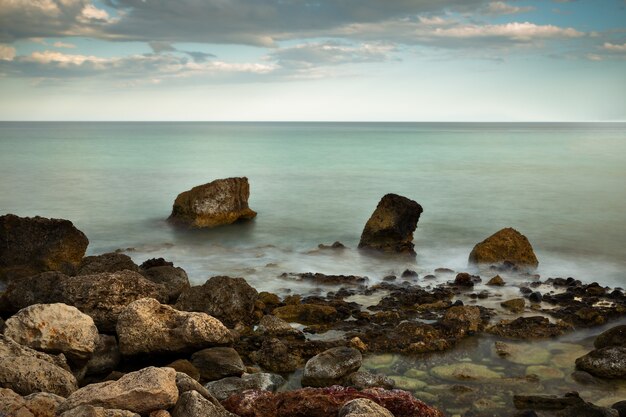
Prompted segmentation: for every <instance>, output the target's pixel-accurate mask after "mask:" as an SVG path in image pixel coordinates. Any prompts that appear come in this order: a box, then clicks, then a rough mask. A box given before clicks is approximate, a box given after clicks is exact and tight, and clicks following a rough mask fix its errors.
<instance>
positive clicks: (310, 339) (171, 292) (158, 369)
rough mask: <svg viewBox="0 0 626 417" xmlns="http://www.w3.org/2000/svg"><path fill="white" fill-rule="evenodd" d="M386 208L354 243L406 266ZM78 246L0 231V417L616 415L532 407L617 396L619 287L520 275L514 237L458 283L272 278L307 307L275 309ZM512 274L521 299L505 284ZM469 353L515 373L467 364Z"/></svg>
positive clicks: (232, 290) (484, 252)
mask: <svg viewBox="0 0 626 417" xmlns="http://www.w3.org/2000/svg"><path fill="white" fill-rule="evenodd" d="M396 197H399V196H395V197H394V196H393V195H391V197H388V196H385V198H384V201H381V204H379V207H378V208H377V211H376V212H375V215H373V217H376V219H375V220H371V219H370V222H368V225H367V226H366V229H365V230H364V234H363V237H362V239H361V246H363V247H367V248H368V249H377V250H381V251H383V252H388V251H389V250H392V249H393V248H396V249H397V251H398V252H402V253H407V252H408V253H409V254H411V253H414V252H413V245H412V243H411V240H412V233H413V232H414V230H415V226H416V224H417V220H418V219H419V213H421V210H422V208H421V206H419V205H417V206H415V205H413V204H412V203H414V202H411V201H410V200H409V201H406V199H404V200H403V198H396ZM246 198H247V195H246ZM390 201H391V203H389V202H390ZM394 201H396V202H399V204H401V206H402V210H404V211H408V212H409V220H408V226H407V225H406V224H407V216H406V215H400V216H399V217H398V220H397V222H394V224H400V225H401V226H402V227H399V228H394V227H393V226H392V227H389V223H387V222H385V220H384V217H385V216H388V214H385V213H384V212H385V211H387V213H389V212H390V211H391V212H394V210H393V207H392V208H391V209H390V208H389V206H388V205H389V204H391V205H392V206H393V202H394ZM415 204H416V203H415ZM381 211H382V212H383V214H381ZM401 214H402V213H401ZM396 215H397V213H395V212H394V213H392V217H393V216H396ZM381 216H382V217H381ZM377 228H379V229H381V228H383V229H385V230H384V231H382V232H380V231H379V232H377V231H376V229H377ZM376 236H378V237H380V239H379V240H378V241H377V240H376ZM390 236H392V237H391V238H390ZM364 242H365V243H364ZM376 242H378V243H376ZM394 242H395V243H394ZM87 243H88V241H87V238H86V237H85V236H84V234H83V233H82V232H80V231H79V230H78V229H76V228H75V227H74V226H73V225H72V224H71V222H69V221H67V220H54V219H44V218H39V217H38V218H21V217H17V216H12V215H6V216H1V217H0V279H1V280H2V282H4V283H5V285H6V288H5V290H4V291H3V292H2V293H1V294H0V316H1V317H2V319H0V331H1V332H2V335H0V387H1V388H0V416H42V417H43V416H64V417H73V416H106V417H117V416H120V417H121V416H136V415H142V416H152V417H157V416H158V417H167V416H170V415H171V416H173V417H182V416H191V417H196V416H197V417H201V416H203V417H205V416H220V417H221V416H231V417H232V416H241V417H248V416H249V417H278V416H280V417H283V416H285V417H287V416H302V417H305V416H309V417H330V416H341V417H366V416H371V417H378V416H380V417H385V416H387V417H388V416H395V417H420V416H423V417H430V416H444V415H451V416H452V415H454V416H456V415H458V416H468V417H470V416H473V417H480V416H485V417H486V416H536V415H538V416H624V415H626V414H625V413H626V411H625V410H626V407H625V405H624V402H620V401H618V400H619V399H620V398H619V397H618V398H616V401H615V404H613V403H612V404H603V405H602V406H600V405H594V404H591V402H589V401H587V400H586V399H585V398H584V396H583V395H582V394H581V395H580V396H579V395H578V394H576V393H568V392H567V391H564V392H562V393H560V394H559V395H551V396H550V395H546V394H545V390H546V387H548V386H551V385H550V384H551V383H552V382H553V381H554V380H559V378H561V379H563V378H573V379H575V380H576V381H582V382H579V384H580V386H581V387H583V388H584V387H585V385H589V384H591V385H598V386H602V384H605V385H604V386H606V387H611V388H610V390H613V391H614V392H616V393H617V394H616V395H617V396H619V395H622V393H625V392H626V389H622V387H623V386H624V385H626V384H624V382H626V381H625V380H626V336H625V335H626V326H625V325H612V323H617V322H616V320H622V318H623V317H624V316H626V295H625V294H624V292H623V290H621V289H611V288H606V287H602V286H600V285H598V284H597V283H590V284H585V283H582V282H580V281H578V280H576V279H574V278H548V279H544V278H542V277H540V276H538V275H536V274H534V272H533V269H534V268H535V267H536V266H537V262H538V261H537V258H536V257H535V255H534V252H532V246H530V243H529V242H528V240H527V239H526V238H525V237H524V236H523V235H521V234H520V233H519V232H517V231H515V230H514V229H503V230H502V231H500V232H497V233H496V234H494V235H493V236H491V237H489V238H487V239H486V240H485V241H483V242H481V243H479V244H477V245H476V247H475V248H474V250H473V251H472V254H471V255H470V257H469V258H470V264H469V265H468V270H467V271H452V270H449V269H446V268H440V269H437V270H435V271H432V274H429V275H425V276H418V274H417V273H415V272H414V271H412V270H405V271H403V272H401V273H398V274H397V275H389V276H386V277H380V278H381V279H380V280H376V282H377V283H371V284H370V281H369V279H368V278H367V277H360V276H349V275H325V274H321V273H318V272H316V271H311V272H310V273H304V274H292V273H290V272H289V271H285V273H284V274H281V275H279V276H277V279H284V280H287V281H288V280H307V281H310V282H311V283H313V284H314V285H316V286H318V287H319V288H320V291H319V293H320V294H323V295H315V296H312V295H298V294H291V295H289V296H286V297H279V296H278V295H277V294H273V293H269V292H264V291H259V290H257V289H255V288H253V287H251V286H250V285H249V284H248V282H247V281H246V280H245V278H243V277H228V276H216V277H211V278H209V279H208V280H207V281H206V282H205V283H204V284H202V285H198V286H191V285H190V282H189V280H188V278H187V274H186V273H185V271H184V270H183V269H182V268H180V267H177V266H175V265H173V263H171V262H168V261H166V260H164V259H162V258H155V259H148V260H146V261H145V262H143V263H142V264H141V265H137V264H136V263H134V262H133V260H132V259H131V258H130V257H128V256H127V255H125V254H123V253H107V254H103V255H98V256H87V257H85V256H84V254H85V250H86V248H87ZM390 248H391V249H390ZM320 249H321V250H345V249H346V248H345V246H344V245H341V244H339V243H335V244H333V245H331V246H326V245H320ZM513 275H515V276H516V277H518V278H521V279H522V281H523V282H524V284H522V285H516V286H512V285H509V284H507V277H510V276H513ZM435 278H438V279H435ZM440 282H444V283H440ZM512 293H515V296H514V297H510V298H509V297H508V294H512ZM504 294H507V297H506V299H503V298H505V297H504ZM622 321H623V320H622ZM620 323H621V322H620ZM598 326H604V327H602V329H603V330H605V331H603V332H602V333H601V334H600V335H599V336H598V337H596V338H595V346H593V349H592V350H591V349H589V350H585V349H584V348H582V347H581V346H576V345H575V344H571V343H570V346H569V347H566V346H564V345H566V344H567V343H561V342H560V343H561V345H563V346H561V348H562V349H563V350H562V355H561V356H560V357H559V358H558V360H557V359H556V357H557V356H558V352H559V351H558V349H556V352H557V354H555V353H554V352H555V348H554V347H553V348H552V350H549V349H543V348H542V347H541V346H543V345H541V343H544V342H546V341H550V340H554V338H556V337H559V336H561V337H566V336H567V335H572V334H576V332H581V331H586V330H585V329H591V328H597V327H598ZM527 341H532V343H527V344H525V345H521V344H522V343H526V342H527ZM472 343H474V344H479V345H481V346H486V349H489V350H490V351H492V352H493V355H494V357H496V358H498V359H497V360H501V361H502V363H509V364H510V366H511V369H513V370H515V372H519V374H518V375H517V376H515V377H511V376H508V375H506V372H505V369H504V368H503V367H502V366H503V365H501V364H500V365H497V366H489V365H488V362H486V361H482V362H478V361H476V360H471V361H470V360H467V357H463V355H462V353H463V352H464V349H466V346H467V345H468V344H472ZM533 349H534V350H533ZM544 351H545V352H544ZM572 352H574V353H572ZM441 354H451V355H460V358H459V360H457V361H452V363H451V362H450V361H448V362H446V363H442V362H441V360H440V358H441V356H437V355H441ZM546 355H552V356H550V358H548V356H546ZM553 356H554V357H553ZM559 363H561V364H562V366H561V367H559V366H560V365H558V364H559ZM498 366H499V367H498ZM570 367H571V369H572V371H573V372H569V373H570V374H571V375H566V374H565V373H564V370H565V369H570ZM574 368H575V369H574ZM550 381H552V382H550ZM481 384H483V385H485V386H487V385H486V384H490V385H489V386H495V387H497V389H499V390H500V391H499V392H487V391H486V390H485V389H482V388H480V385H481ZM616 387H617V388H616ZM607 390H609V388H607ZM621 399H622V400H624V399H626V398H621ZM444 411H445V414H444Z"/></svg>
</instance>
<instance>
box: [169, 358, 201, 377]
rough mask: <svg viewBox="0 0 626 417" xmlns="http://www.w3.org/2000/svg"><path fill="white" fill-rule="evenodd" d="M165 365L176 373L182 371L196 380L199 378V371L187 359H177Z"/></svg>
mask: <svg viewBox="0 0 626 417" xmlns="http://www.w3.org/2000/svg"><path fill="white" fill-rule="evenodd" d="M167 367H168V368H173V369H175V370H176V372H177V373H178V372H180V373H183V374H185V375H187V376H189V377H190V378H192V379H194V380H196V381H198V380H200V371H198V368H196V367H195V366H193V363H191V362H189V361H188V360H187V359H177V360H175V361H174V362H172V363H170V364H169V365H167Z"/></svg>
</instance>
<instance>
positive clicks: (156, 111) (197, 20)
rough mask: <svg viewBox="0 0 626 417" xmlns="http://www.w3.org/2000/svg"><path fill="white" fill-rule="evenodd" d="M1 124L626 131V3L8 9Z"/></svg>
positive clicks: (1, 24)
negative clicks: (490, 125)
mask: <svg viewBox="0 0 626 417" xmlns="http://www.w3.org/2000/svg"><path fill="white" fill-rule="evenodd" d="M0 120H78V121H83V120H84V121H88V120H94V121H101V120H124V121H126V120H129V121H130V120H147V121H152V120H158V121H167V120H173V121H178V120H180V121H205V120H206V121H248V120H250V121H257V120H259V121H626V0H543V1H523V0H519V1H518V0H508V1H483V0H0Z"/></svg>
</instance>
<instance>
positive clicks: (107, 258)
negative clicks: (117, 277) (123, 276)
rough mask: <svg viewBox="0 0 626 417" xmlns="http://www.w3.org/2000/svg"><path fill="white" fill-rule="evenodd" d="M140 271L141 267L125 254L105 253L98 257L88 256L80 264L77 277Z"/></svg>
mask: <svg viewBox="0 0 626 417" xmlns="http://www.w3.org/2000/svg"><path fill="white" fill-rule="evenodd" d="M125 269H127V270H129V271H135V272H137V271H139V267H137V265H136V264H135V263H134V262H133V260H132V259H130V256H128V255H124V254H123V253H116V252H112V253H105V254H102V255H97V256H86V257H84V258H83V260H82V261H81V262H80V266H79V267H78V271H77V273H76V275H93V274H100V273H102V272H117V271H123V270H125Z"/></svg>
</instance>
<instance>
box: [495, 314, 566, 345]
mask: <svg viewBox="0 0 626 417" xmlns="http://www.w3.org/2000/svg"><path fill="white" fill-rule="evenodd" d="M569 329H571V327H570V326H567V325H565V324H563V323H559V324H553V323H550V320H548V319H547V318H546V317H542V316H533V317H519V318H517V319H515V320H512V321H509V320H501V321H500V323H498V324H496V325H494V326H491V327H489V328H487V330H486V331H487V333H491V334H495V335H497V336H501V337H508V338H511V339H545V338H550V337H555V336H560V335H561V334H563V333H565V331H566V330H569Z"/></svg>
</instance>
